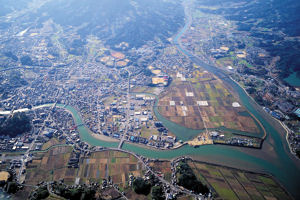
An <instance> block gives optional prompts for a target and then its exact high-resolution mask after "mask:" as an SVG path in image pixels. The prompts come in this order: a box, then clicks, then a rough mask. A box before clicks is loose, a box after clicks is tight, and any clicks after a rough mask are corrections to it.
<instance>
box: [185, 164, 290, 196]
mask: <svg viewBox="0 0 300 200" xmlns="http://www.w3.org/2000/svg"><path fill="white" fill-rule="evenodd" d="M188 164H189V165H190V166H191V168H192V169H193V171H194V173H195V174H196V176H197V178H198V179H199V180H201V182H203V183H204V184H206V185H209V186H210V187H211V188H213V191H212V192H213V194H214V196H215V197H216V199H230V200H234V199H245V200H246V199H261V200H264V199H272V200H276V199H278V200H280V199H287V200H288V199H292V198H291V197H290V196H289V195H288V193H286V191H285V190H284V189H283V188H282V187H281V186H280V185H279V184H278V183H277V182H276V181H275V180H274V179H273V178H272V177H270V176H268V175H263V174H258V173H251V172H246V171H242V170H238V169H233V168H227V167H222V166H216V165H210V164H206V163H200V162H194V161H189V162H188Z"/></svg>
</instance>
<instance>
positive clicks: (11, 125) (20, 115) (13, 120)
mask: <svg viewBox="0 0 300 200" xmlns="http://www.w3.org/2000/svg"><path fill="white" fill-rule="evenodd" d="M30 130H31V123H30V118H29V117H28V116H27V115H26V114H25V113H24V112H17V113H15V114H14V115H13V116H12V117H8V118H6V119H5V120H4V121H3V122H2V123H1V124H0V135H8V136H10V137H16V136H17V135H19V134H22V133H25V132H28V131H30Z"/></svg>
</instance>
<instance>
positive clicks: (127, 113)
mask: <svg viewBox="0 0 300 200" xmlns="http://www.w3.org/2000/svg"><path fill="white" fill-rule="evenodd" d="M125 70H126V71H127V72H128V89H127V108H126V124H125V126H126V128H125V131H124V133H123V136H122V138H121V140H120V143H119V146H118V149H121V148H122V145H123V143H124V141H125V137H126V134H127V132H128V128H129V110H130V76H131V73H130V71H128V70H127V69H125Z"/></svg>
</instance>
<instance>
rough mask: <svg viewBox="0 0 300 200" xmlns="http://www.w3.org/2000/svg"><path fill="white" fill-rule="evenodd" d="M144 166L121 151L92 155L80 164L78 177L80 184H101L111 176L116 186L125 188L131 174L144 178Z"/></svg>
mask: <svg viewBox="0 0 300 200" xmlns="http://www.w3.org/2000/svg"><path fill="white" fill-rule="evenodd" d="M142 172H143V165H142V163H139V162H138V160H137V159H136V158H135V157H134V156H132V155H130V154H126V153H123V152H119V151H104V152H96V153H92V155H91V156H89V157H88V158H85V159H83V160H82V161H81V163H80V168H79V172H78V177H80V183H88V182H90V181H93V182H95V181H97V182H101V181H102V179H104V178H106V179H107V178H108V176H110V177H111V178H112V180H113V182H114V183H115V184H120V186H123V187H125V186H126V185H127V181H128V180H129V174H133V175H134V176H142Z"/></svg>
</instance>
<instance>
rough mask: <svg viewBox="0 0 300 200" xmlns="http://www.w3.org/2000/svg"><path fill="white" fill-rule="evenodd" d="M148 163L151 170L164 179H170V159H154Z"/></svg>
mask: <svg viewBox="0 0 300 200" xmlns="http://www.w3.org/2000/svg"><path fill="white" fill-rule="evenodd" d="M149 165H150V167H152V169H153V171H155V172H157V173H158V174H161V176H162V177H163V178H164V179H165V180H167V181H171V178H172V170H171V163H170V161H155V162H150V163H149Z"/></svg>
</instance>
